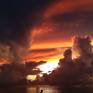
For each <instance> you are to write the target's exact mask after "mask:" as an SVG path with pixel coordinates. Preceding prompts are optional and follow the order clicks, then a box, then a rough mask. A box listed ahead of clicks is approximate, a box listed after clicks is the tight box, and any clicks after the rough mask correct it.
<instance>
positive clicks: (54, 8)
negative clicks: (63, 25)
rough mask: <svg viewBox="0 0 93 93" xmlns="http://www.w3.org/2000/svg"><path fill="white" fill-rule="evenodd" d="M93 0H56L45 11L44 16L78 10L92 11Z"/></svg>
mask: <svg viewBox="0 0 93 93" xmlns="http://www.w3.org/2000/svg"><path fill="white" fill-rule="evenodd" d="M92 10H93V0H56V2H54V3H53V4H51V5H50V6H49V7H48V8H47V9H46V11H45V13H44V18H49V17H52V16H56V15H58V14H62V13H68V12H75V11H76V12H77V11H81V12H83V11H92Z"/></svg>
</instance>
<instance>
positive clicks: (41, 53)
mask: <svg viewBox="0 0 93 93" xmlns="http://www.w3.org/2000/svg"><path fill="white" fill-rule="evenodd" d="M65 49H67V48H48V49H35V50H31V51H29V53H28V54H27V56H25V60H33V61H41V60H44V61H49V60H58V59H60V58H62V57H63V56H62V55H63V54H62V53H63V52H64V51H65Z"/></svg>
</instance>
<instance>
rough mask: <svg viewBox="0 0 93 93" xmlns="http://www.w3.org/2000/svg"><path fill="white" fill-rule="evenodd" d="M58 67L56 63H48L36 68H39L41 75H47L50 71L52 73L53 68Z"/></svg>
mask: <svg viewBox="0 0 93 93" xmlns="http://www.w3.org/2000/svg"><path fill="white" fill-rule="evenodd" d="M57 67H58V61H50V62H47V63H45V64H43V65H39V66H38V67H37V68H39V69H40V70H41V71H42V73H47V74H48V73H49V72H50V71H53V70H54V69H55V68H57Z"/></svg>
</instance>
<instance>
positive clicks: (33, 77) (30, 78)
mask: <svg viewBox="0 0 93 93" xmlns="http://www.w3.org/2000/svg"><path fill="white" fill-rule="evenodd" d="M26 79H27V80H28V81H34V80H36V75H27V77H26Z"/></svg>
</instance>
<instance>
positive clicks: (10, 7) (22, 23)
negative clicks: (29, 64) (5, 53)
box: [0, 0, 93, 61]
mask: <svg viewBox="0 0 93 93" xmlns="http://www.w3.org/2000/svg"><path fill="white" fill-rule="evenodd" d="M0 9H1V11H0V12H1V16H0V42H1V43H5V44H10V43H11V42H15V43H16V44H18V45H20V46H22V47H25V48H26V49H29V53H28V55H27V56H26V58H27V59H30V60H35V61H38V60H48V61H56V60H57V59H60V58H61V57H62V53H63V51H64V48H61V47H71V46H72V41H73V40H72V39H73V37H74V36H77V35H79V36H84V35H90V36H91V39H93V0H12V1H11V0H3V1H0Z"/></svg>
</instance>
